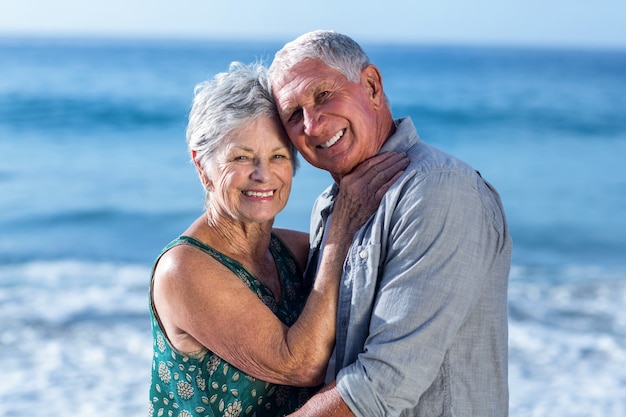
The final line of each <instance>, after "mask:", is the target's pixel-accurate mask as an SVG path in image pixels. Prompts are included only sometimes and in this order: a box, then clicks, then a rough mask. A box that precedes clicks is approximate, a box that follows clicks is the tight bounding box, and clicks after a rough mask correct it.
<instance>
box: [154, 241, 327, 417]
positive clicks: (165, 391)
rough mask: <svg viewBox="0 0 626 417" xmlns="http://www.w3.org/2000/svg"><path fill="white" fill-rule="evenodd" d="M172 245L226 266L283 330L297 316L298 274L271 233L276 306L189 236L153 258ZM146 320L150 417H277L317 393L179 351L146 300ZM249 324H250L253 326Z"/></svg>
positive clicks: (205, 354)
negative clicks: (148, 321) (277, 287)
mask: <svg viewBox="0 0 626 417" xmlns="http://www.w3.org/2000/svg"><path fill="white" fill-rule="evenodd" d="M176 245H191V246H194V247H197V248H199V249H200V250H202V251H204V252H206V253H207V254H209V255H210V256H212V257H213V258H215V259H217V260H218V261H220V262H221V263H222V264H223V265H225V266H227V267H228V268H229V269H230V270H231V271H233V273H234V274H235V275H236V276H237V277H239V279H241V280H242V281H243V282H244V283H245V284H246V285H247V286H248V288H250V290H251V291H253V292H254V293H256V295H257V296H258V297H259V298H260V299H261V300H262V301H263V303H264V304H265V305H267V307H268V308H270V309H271V310H272V312H273V313H274V314H275V315H276V316H277V317H278V318H279V319H280V320H281V321H282V322H283V323H285V324H286V325H287V326H291V325H292V324H293V323H294V322H295V321H296V320H297V319H298V316H299V315H300V313H301V312H302V309H303V308H304V304H305V302H306V298H307V295H308V294H307V293H306V292H305V289H304V288H305V287H304V285H303V283H302V280H301V276H302V275H301V274H300V271H299V268H298V267H297V265H296V262H295V259H294V257H293V254H292V253H291V251H290V250H289V249H288V248H287V247H286V246H285V244H284V243H283V242H282V241H281V240H280V239H279V238H278V237H277V236H275V235H272V238H271V240H270V251H271V253H272V255H273V256H274V260H275V262H276V267H277V268H278V273H279V276H280V280H281V285H282V290H283V297H282V300H280V302H276V300H275V298H274V295H273V294H272V292H271V291H270V290H269V288H267V287H265V286H264V285H263V284H262V283H261V282H260V281H259V280H258V279H257V278H255V277H254V276H252V274H250V273H249V272H248V271H247V270H246V269H245V268H244V267H243V266H242V265H241V264H240V263H239V262H237V261H235V260H234V259H232V258H229V257H228V256H226V255H224V254H222V253H220V252H218V251H216V250H214V249H213V248H211V247H209V246H207V245H205V244H203V243H202V242H200V241H198V240H196V239H194V238H192V237H189V236H180V237H179V238H177V239H175V240H174V241H172V242H171V243H170V244H168V245H167V246H166V247H165V248H164V249H163V251H162V252H161V254H160V255H159V258H158V259H160V257H161V256H162V255H163V254H164V253H165V252H167V251H168V250H169V249H171V248H172V247H174V246H176ZM158 259H157V261H156V262H158ZM156 262H155V266H156ZM153 275H154V268H153ZM151 287H152V285H151ZM207 302H209V301H207ZM150 316H151V322H152V338H153V349H154V356H153V359H152V381H151V386H150V406H149V416H150V417H161V416H168V417H191V416H194V417H195V416H227V417H237V416H257V417H261V416H268V417H269V416H272V417H274V416H283V415H285V414H289V413H291V412H293V411H295V410H296V409H297V408H299V407H300V406H302V405H303V404H304V403H305V402H306V400H308V399H309V398H310V397H311V396H312V395H313V394H314V393H315V392H316V391H317V389H319V387H313V388H300V387H291V386H286V385H277V384H271V383H269V382H265V381H262V380H260V379H256V378H253V377H251V376H249V375H246V373H245V372H243V371H241V370H239V369H237V368H235V367H234V366H233V365H231V364H230V363H228V362H226V361H225V360H223V359H222V358H220V357H219V356H217V355H216V354H214V353H213V352H211V351H209V350H203V351H201V352H198V353H197V354H184V353H181V352H179V351H177V350H176V349H175V348H174V347H172V346H171V345H170V343H169V341H168V339H167V338H166V336H165V333H164V331H163V328H162V327H161V324H160V322H159V320H158V316H157V314H156V312H155V310H154V306H153V303H152V299H150ZM250 325H251V326H254V323H250Z"/></svg>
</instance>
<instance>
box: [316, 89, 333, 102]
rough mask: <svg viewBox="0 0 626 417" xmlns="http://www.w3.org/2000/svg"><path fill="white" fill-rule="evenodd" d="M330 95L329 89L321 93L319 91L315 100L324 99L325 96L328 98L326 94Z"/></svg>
mask: <svg viewBox="0 0 626 417" xmlns="http://www.w3.org/2000/svg"><path fill="white" fill-rule="evenodd" d="M329 95H330V91H322V92H321V93H319V94H318V95H317V100H318V101H320V100H325V99H326V98H328V96H329Z"/></svg>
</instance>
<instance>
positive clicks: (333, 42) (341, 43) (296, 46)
mask: <svg viewBox="0 0 626 417" xmlns="http://www.w3.org/2000/svg"><path fill="white" fill-rule="evenodd" d="M305 59H319V60H321V61H322V62H324V64H326V65H327V66H329V67H330V68H333V69H335V70H337V71H339V72H341V73H342V74H343V75H344V76H345V77H346V78H347V79H348V80H349V81H351V82H358V81H359V79H360V77H361V71H362V70H363V69H364V68H365V67H367V66H368V65H369V64H370V60H369V58H368V56H367V55H366V54H365V52H364V51H363V49H362V48H361V46H360V45H359V44H358V43H356V42H355V41H354V40H353V39H352V38H350V37H349V36H346V35H343V34H341V33H337V32H335V31H332V30H316V31H313V32H309V33H305V34H304V35H301V36H299V37H298V38H296V39H294V40H293V41H291V42H289V43H287V44H285V46H283V48H282V49H281V50H280V51H278V52H277V53H276V55H275V56H274V61H273V62H272V65H270V68H269V70H268V72H267V78H268V83H269V88H270V91H271V87H272V86H273V85H276V84H277V83H280V82H281V81H282V80H281V77H282V76H283V74H285V73H286V72H287V71H289V70H290V69H291V68H292V67H293V66H294V65H296V64H298V63H299V62H301V61H304V60H305Z"/></svg>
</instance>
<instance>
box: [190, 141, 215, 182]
mask: <svg viewBox="0 0 626 417" xmlns="http://www.w3.org/2000/svg"><path fill="white" fill-rule="evenodd" d="M191 159H192V160H193V164H194V165H195V167H196V171H198V176H199V177H200V182H201V183H202V186H203V187H204V188H205V189H207V190H209V189H211V181H210V180H209V178H208V177H207V175H206V173H205V172H204V169H203V168H202V164H201V163H200V159H199V158H198V152H196V151H195V150H193V149H192V150H191Z"/></svg>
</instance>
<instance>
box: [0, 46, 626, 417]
mask: <svg viewBox="0 0 626 417" xmlns="http://www.w3.org/2000/svg"><path fill="white" fill-rule="evenodd" d="M285 41H286V40H285ZM281 43H282V42H278V43H276V42H259V41H250V42H242V41H237V42H235V41H223V40H221V41H220V40H194V41H191V40H189V41H183V40H128V39H117V40H103V39H37V38H3V39H0V370H1V373H2V378H0V416H3V417H23V416H29V417H39V416H58V415H64V414H69V413H71V414H73V415H80V416H122V415H125V416H142V415H147V405H148V384H149V377H150V375H149V373H150V360H151V335H150V328H149V319H148V300H147V295H148V281H149V276H150V268H151V265H152V262H153V260H154V259H155V257H156V255H157V254H158V252H159V250H160V249H161V248H162V247H163V246H164V245H165V244H166V243H168V242H169V241H170V240H171V239H173V238H174V237H176V236H177V235H178V234H179V233H180V232H181V231H182V230H184V229H185V228H186V226H187V225H188V224H189V223H190V222H191V221H192V220H193V219H195V218H196V217H197V216H198V215H199V214H200V213H201V210H202V199H203V195H202V189H201V187H200V183H199V181H198V179H197V176H196V173H195V171H194V168H193V166H192V165H191V164H190V163H189V157H188V155H187V151H186V145H185V126H186V116H187V112H188V110H189V106H190V103H191V98H192V91H193V87H194V85H195V84H196V83H197V82H199V81H201V80H203V79H206V78H208V77H211V76H212V75H213V74H215V73H216V72H219V71H224V70H225V69H226V68H227V66H228V64H229V63H230V62H231V61H234V60H238V61H243V62H252V61H255V60H259V59H261V60H265V61H266V62H269V61H270V60H271V58H272V56H273V54H274V52H275V51H276V50H277V49H278V48H279V47H280V45H281ZM363 46H364V49H365V50H366V52H367V53H368V54H369V55H370V58H371V59H372V61H373V62H374V63H376V64H377V65H378V67H379V68H380V70H381V73H382V75H383V82H384V85H385V88H386V91H387V94H388V96H389V99H390V100H391V103H392V108H393V112H394V115H395V116H396V117H400V116H411V117H412V119H413V121H414V123H415V125H416V127H417V129H418V132H419V133H420V136H421V137H422V139H424V140H425V141H427V142H429V143H431V144H433V145H435V146H438V147H440V148H441V149H443V150H445V151H447V152H450V153H452V154H454V155H456V156H458V157H460V158H462V159H464V160H465V161H467V162H469V163H470V164H471V165H473V166H474V167H475V168H476V169H478V170H479V171H480V172H481V173H482V175H483V176H484V177H486V178H487V179H488V180H489V181H490V182H491V183H492V184H493V185H494V186H495V187H496V188H497V189H498V190H499V192H500V194H501V197H502V199H503V202H504V205H505V208H506V210H507V215H508V220H509V225H510V229H511V233H512V236H513V240H514V252H513V266H512V269H511V275H510V290H509V300H510V301H509V314H510V368H509V374H510V377H509V382H510V392H511V397H510V415H511V416H513V417H533V416H552V417H575V416H603V417H605V416H619V415H626V309H625V307H624V303H625V302H626V164H625V162H624V161H625V158H626V51H624V50H602V49H586V50H583V49H581V50H576V49H547V48H546V49H538V48H534V49H533V48H520V47H516V48H505V47H477V46H473V47H469V46H449V45H439V46H436V45H401V44H384V45H383V44H373V43H372V44H364V45H363ZM301 162H302V163H301V169H300V170H299V171H298V173H297V174H296V176H295V178H294V186H293V191H292V196H291V199H290V202H289V204H288V206H287V208H286V209H285V210H284V211H283V212H282V213H280V214H279V216H278V218H277V220H276V225H277V226H281V227H290V228H295V229H299V230H303V231H308V219H309V214H310V210H311V206H312V204H313V201H314V198H315V196H316V195H317V194H318V193H319V192H321V191H322V190H323V189H324V188H325V187H326V186H327V185H328V184H329V182H330V176H329V175H328V174H327V173H325V172H322V171H319V170H316V169H314V168H312V167H310V166H308V165H307V164H306V162H304V161H301Z"/></svg>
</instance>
